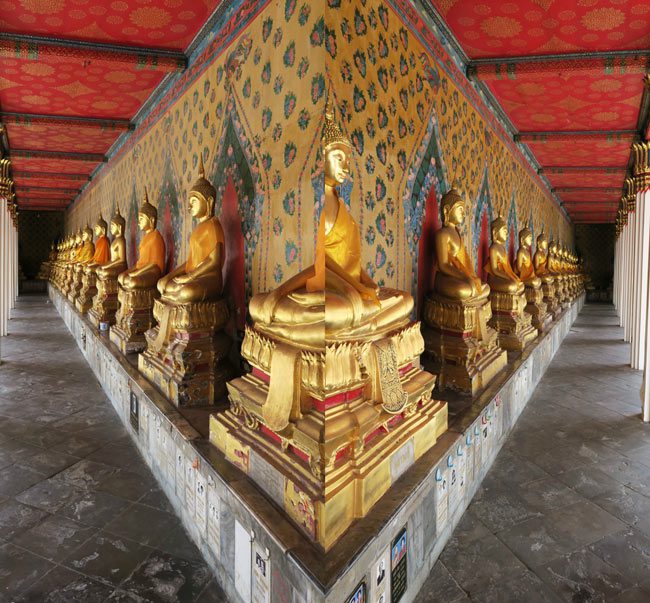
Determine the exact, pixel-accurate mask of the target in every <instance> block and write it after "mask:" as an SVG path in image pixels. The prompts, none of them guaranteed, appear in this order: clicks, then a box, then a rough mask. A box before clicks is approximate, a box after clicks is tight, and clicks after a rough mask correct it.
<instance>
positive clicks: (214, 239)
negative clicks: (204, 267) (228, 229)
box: [185, 218, 225, 273]
mask: <svg viewBox="0 0 650 603" xmlns="http://www.w3.org/2000/svg"><path fill="white" fill-rule="evenodd" d="M219 243H221V244H222V245H223V244H225V237H224V234H223V228H221V224H220V223H219V221H218V220H217V219H216V218H210V219H209V220H206V221H205V222H201V224H199V225H198V226H197V227H196V228H195V229H194V230H193V231H192V234H191V235H190V253H189V255H188V256H187V262H186V263H185V272H186V273H189V272H192V270H195V269H196V267H197V266H198V265H199V264H200V263H201V262H202V261H203V260H205V258H207V257H208V256H209V255H210V254H211V253H212V252H213V251H214V250H215V249H216V248H217V245H218V244H219Z"/></svg>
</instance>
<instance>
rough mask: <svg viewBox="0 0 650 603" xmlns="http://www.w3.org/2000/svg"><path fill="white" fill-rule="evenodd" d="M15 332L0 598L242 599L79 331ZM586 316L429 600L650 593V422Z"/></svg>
mask: <svg viewBox="0 0 650 603" xmlns="http://www.w3.org/2000/svg"><path fill="white" fill-rule="evenodd" d="M14 316H15V317H16V318H14V319H13V320H12V321H11V323H10V326H11V332H12V335H11V336H10V337H8V338H3V339H2V340H0V346H2V348H1V357H2V360H3V361H4V363H3V364H2V365H1V366H0V602H4V601H38V602H41V601H65V602H66V603H67V602H74V601H89V602H92V603H95V602H100V601H104V600H110V601H183V602H185V601H200V602H202V603H203V602H208V601H225V597H224V596H223V593H222V592H221V590H220V589H219V587H218V586H217V584H216V582H215V581H214V580H213V579H212V578H211V575H210V572H209V570H208V568H207V567H206V565H205V564H204V563H203V561H202V560H201V557H200V554H199V552H198V550H197V549H196V548H195V547H194V546H193V544H192V543H191V542H190V541H189V539H188V538H187V536H186V535H185V533H184V532H183V529H182V528H181V527H180V525H179V522H178V520H177V519H176V518H175V517H174V516H173V515H172V514H171V509H170V508H169V507H168V505H167V502H166V499H165V495H164V494H163V493H162V491H161V490H160V489H159V488H157V487H156V485H155V483H154V481H153V478H152V477H151V475H150V473H149V471H148V469H147V467H146V466H145V465H144V463H143V462H142V461H141V459H140V457H139V454H138V452H137V450H136V449H135V448H134V447H133V446H132V445H131V444H130V440H129V435H128V434H127V433H126V431H125V430H124V428H123V427H122V425H121V423H120V421H119V420H118V418H117V417H116V416H115V414H114V412H113V409H112V407H111V405H110V403H109V401H108V400H107V399H106V397H105V396H104V394H103V392H102V390H101V389H100V387H99V385H98V384H97V382H96V380H95V378H94V376H93V375H92V373H91V371H90V369H89V368H88V366H87V364H86V362H85V360H84V358H83V357H82V355H81V353H80V352H79V350H78V349H77V346H76V345H75V343H74V341H73V340H72V337H71V336H70V334H69V333H68V331H67V329H66V327H65V325H64V324H63V321H61V320H60V318H59V317H58V314H57V313H56V311H55V309H54V308H53V306H52V305H51V304H49V303H48V302H47V300H46V299H45V298H43V297H25V298H22V299H21V301H20V303H19V307H18V310H17V311H16V313H15V314H14ZM616 324H617V320H616V317H615V315H614V312H613V310H612V308H611V307H610V306H601V305H591V306H587V307H585V309H584V311H583V312H582V314H581V316H580V318H579V319H578V321H577V322H576V323H575V325H574V327H573V330H572V332H571V333H570V334H569V336H568V337H567V339H566V340H565V342H564V344H563V345H562V347H561V349H560V351H559V353H558V355H557V356H556V358H555V360H554V361H553V363H552V365H551V367H550V368H549V370H548V372H547V374H546V375H545V377H544V378H543V380H542V383H541V384H540V386H539V388H538V389H537V391H536V393H535V395H534V397H533V399H532V400H531V401H530V403H529V405H528V407H527V408H526V410H525V411H524V413H523V414H522V416H521V418H520V420H519V423H518V426H517V428H516V430H515V431H514V432H513V433H512V434H511V436H510V437H509V439H508V441H507V444H506V446H505V448H504V449H503V450H502V451H501V453H500V455H499V457H498V459H497V461H496V463H495V465H494V468H493V469H492V471H491V472H490V473H489V474H488V476H487V478H486V480H485V482H484V484H483V487H482V488H481V489H480V490H479V493H478V495H477V497H476V499H475V500H474V502H473V503H472V504H471V506H470V508H469V510H468V511H467V512H466V513H465V515H464V517H463V519H462V521H461V523H460V525H459V526H458V528H457V529H456V532H455V533H454V536H453V539H452V540H451V541H450V543H449V544H448V546H447V547H446V549H445V550H444V552H443V553H442V555H441V558H440V560H439V561H438V563H437V564H436V566H435V568H434V570H433V572H432V573H431V575H430V578H429V580H428V582H427V584H426V585H425V587H424V588H423V589H422V591H421V592H420V594H419V596H418V599H417V600H418V601H420V602H422V601H427V602H428V601H436V602H437V601H440V602H443V603H452V602H455V601H467V600H469V599H471V600H476V601H498V602H499V603H503V602H507V601H516V602H526V603H529V602H534V601H576V602H577V601H580V602H582V601H607V602H610V601H612V602H623V601H626V602H629V601H648V600H650V426H647V425H644V424H642V423H641V422H640V421H639V419H638V412H639V411H638V406H639V404H638V396H639V394H638V390H639V383H640V377H641V376H640V374H639V373H638V372H636V371H632V370H631V369H629V368H627V367H626V364H627V358H628V346H627V345H626V344H624V343H622V341H621V336H622V332H621V329H619V328H618V327H617V326H616Z"/></svg>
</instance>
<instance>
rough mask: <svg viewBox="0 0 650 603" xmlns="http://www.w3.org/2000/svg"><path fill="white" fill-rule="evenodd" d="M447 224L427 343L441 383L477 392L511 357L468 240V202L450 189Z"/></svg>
mask: <svg viewBox="0 0 650 603" xmlns="http://www.w3.org/2000/svg"><path fill="white" fill-rule="evenodd" d="M440 208H441V213H442V227H441V228H440V229H439V230H438V231H437V232H436V233H435V238H434V246H435V253H436V257H435V263H434V277H433V291H432V292H431V293H430V294H429V295H428V296H427V297H426V299H425V302H424V308H423V313H422V315H423V320H424V323H425V325H426V328H425V329H424V330H423V332H424V341H425V346H426V351H427V353H428V354H429V355H430V356H431V357H432V359H433V365H432V368H433V370H434V372H439V374H440V384H441V386H447V385H448V386H451V387H454V388H456V389H459V390H460V391H463V392H467V393H470V394H472V395H474V394H476V393H477V392H478V391H479V390H481V389H483V388H484V387H485V386H486V385H487V384H488V383H489V382H490V381H491V380H492V379H493V378H494V377H495V376H496V375H497V373H499V371H501V369H503V367H505V365H506V362H507V355H506V353H505V351H504V350H502V349H501V348H500V347H499V345H498V340H497V333H496V331H495V330H494V329H493V328H492V327H490V326H489V325H488V322H489V321H490V320H491V318H492V309H491V306H490V301H489V299H488V296H489V294H490V286H489V285H487V284H485V283H483V282H481V279H480V278H479V277H478V276H477V275H476V272H475V271H474V267H473V266H472V260H471V257H470V255H469V253H468V251H467V249H466V247H465V244H464V242H463V236H462V234H461V228H462V226H463V224H464V222H465V202H464V200H463V198H462V196H461V195H460V193H459V192H458V191H457V190H456V189H455V188H452V189H450V190H449V191H448V192H447V193H445V194H444V195H443V197H442V199H441V201H440Z"/></svg>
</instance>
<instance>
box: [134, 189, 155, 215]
mask: <svg viewBox="0 0 650 603" xmlns="http://www.w3.org/2000/svg"><path fill="white" fill-rule="evenodd" d="M138 211H139V213H141V214H144V215H145V216H147V218H150V219H151V220H156V219H158V210H157V209H156V208H155V207H154V206H153V205H151V203H149V195H148V194H147V187H146V186H145V187H144V196H143V197H142V205H141V206H140V209H139V210H138Z"/></svg>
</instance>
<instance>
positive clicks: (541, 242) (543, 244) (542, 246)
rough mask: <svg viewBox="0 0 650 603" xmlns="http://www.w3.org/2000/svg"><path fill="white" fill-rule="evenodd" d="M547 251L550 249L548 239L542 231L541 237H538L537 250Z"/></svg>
mask: <svg viewBox="0 0 650 603" xmlns="http://www.w3.org/2000/svg"><path fill="white" fill-rule="evenodd" d="M547 249H548V239H547V238H546V235H545V234H544V231H542V232H541V233H540V235H539V236H538V237H537V250H538V251H542V252H545V251H546V250H547Z"/></svg>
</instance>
